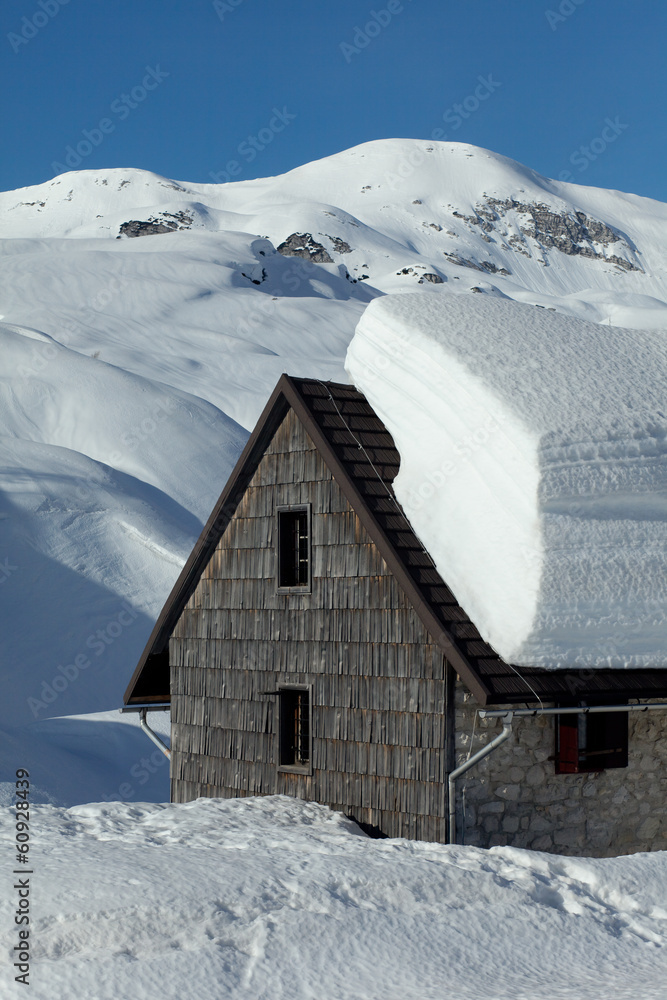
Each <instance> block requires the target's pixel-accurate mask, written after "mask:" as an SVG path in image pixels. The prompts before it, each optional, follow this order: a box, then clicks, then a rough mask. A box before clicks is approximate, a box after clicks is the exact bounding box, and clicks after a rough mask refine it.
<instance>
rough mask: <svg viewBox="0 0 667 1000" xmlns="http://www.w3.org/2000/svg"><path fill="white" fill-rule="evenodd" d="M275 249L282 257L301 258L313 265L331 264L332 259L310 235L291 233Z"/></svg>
mask: <svg viewBox="0 0 667 1000" xmlns="http://www.w3.org/2000/svg"><path fill="white" fill-rule="evenodd" d="M277 249H278V253H281V254H282V255H283V257H301V258H302V260H310V261H312V262H313V263H315V264H333V258H332V257H331V256H330V255H329V254H328V253H327V251H326V250H325V249H324V247H323V246H322V244H321V243H318V242H317V241H316V240H314V239H313V237H312V236H311V235H310V233H292V235H291V236H288V237H287V239H286V240H285V241H284V243H281V244H280V246H279V247H278V248H277Z"/></svg>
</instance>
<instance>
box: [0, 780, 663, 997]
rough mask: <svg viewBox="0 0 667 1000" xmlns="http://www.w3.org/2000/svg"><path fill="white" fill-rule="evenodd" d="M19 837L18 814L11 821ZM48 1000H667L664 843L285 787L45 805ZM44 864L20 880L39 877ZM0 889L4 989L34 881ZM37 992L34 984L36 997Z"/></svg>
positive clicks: (37, 900) (42, 903)
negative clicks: (453, 836)
mask: <svg viewBox="0 0 667 1000" xmlns="http://www.w3.org/2000/svg"><path fill="white" fill-rule="evenodd" d="M0 823H1V824H2V825H1V827H0V829H1V830H2V839H3V843H4V842H6V841H11V840H12V839H13V832H14V831H13V820H12V819H10V818H9V814H8V813H7V812H4V813H3V814H2V816H0ZM31 826H32V830H33V834H32V835H33V843H32V850H31V854H30V861H31V865H30V867H31V869H32V870H33V871H34V874H32V875H30V876H29V878H30V888H31V896H30V903H31V924H30V932H31V933H30V945H29V947H30V951H31V954H32V958H31V967H30V980H29V981H30V996H32V997H35V998H36V1000H84V998H85V1000H158V998H160V1000H181V998H183V997H196V998H197V1000H225V998H227V997H229V998H234V1000H244V998H248V1000H306V998H308V1000H340V998H341V997H353V998H355V1000H565V998H567V1000H664V997H665V995H666V988H665V982H667V938H666V932H667V908H666V907H665V900H666V899H667V867H666V866H665V858H664V856H663V855H659V854H639V855H634V856H632V857H626V858H618V859H611V860H600V861H595V860H585V861H584V860H579V859H572V858H558V857H552V856H549V855H545V854H538V853H534V852H530V851H522V850H515V849H512V848H506V847H494V848H492V849H491V850H489V851H483V850H479V849H476V848H466V847H445V846H441V845H436V844H426V843H420V842H414V841H405V840H370V839H368V838H367V837H365V836H364V835H363V834H361V833H360V832H359V830H358V828H357V827H356V826H355V825H354V824H353V823H351V822H350V821H348V820H346V819H345V818H344V817H342V816H341V815H340V814H338V813H333V812H330V811H329V810H328V809H326V808H325V807H323V806H319V805H316V804H313V803H308V804H306V803H303V802H298V801H296V800H292V799H288V798H285V797H282V796H276V797H270V798H264V799H248V800H242V799H238V800H231V801H220V800H211V799H208V800H207V799H199V800H198V801H196V802H191V803H188V804H186V805H179V806H170V805H150V804H149V805H147V804H136V805H131V804H125V803H116V802H114V803H108V804H106V805H81V806H76V807H73V808H71V809H61V808H55V807H53V806H47V805H44V806H38V807H36V808H33V810H32V817H31ZM26 877H28V876H25V875H23V876H17V879H18V878H23V879H25V878H26ZM12 884H13V883H12V882H11V876H10V875H9V874H7V875H6V876H5V877H4V885H5V886H6V890H5V891H3V893H2V897H1V902H0V940H1V941H2V948H1V950H0V993H1V994H2V996H3V998H7V1000H9V998H11V997H14V996H17V997H18V996H22V995H23V992H22V991H23V990H24V989H25V988H24V986H23V985H21V984H16V983H14V981H13V979H14V976H15V975H20V972H17V970H15V969H14V968H13V965H12V964H11V963H10V961H9V960H8V954H9V952H10V951H11V950H12V949H13V947H14V945H15V944H18V943H19V939H18V936H17V933H16V932H17V928H14V929H13V930H12V914H13V911H14V909H15V908H16V905H17V891H18V890H16V889H12V888H11V886H12ZM26 995H27V994H26Z"/></svg>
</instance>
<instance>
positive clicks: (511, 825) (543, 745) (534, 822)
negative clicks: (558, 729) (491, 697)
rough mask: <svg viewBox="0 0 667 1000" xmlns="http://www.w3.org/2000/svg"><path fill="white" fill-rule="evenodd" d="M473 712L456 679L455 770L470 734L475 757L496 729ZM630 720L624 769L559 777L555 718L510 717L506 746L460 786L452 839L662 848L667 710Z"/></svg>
mask: <svg viewBox="0 0 667 1000" xmlns="http://www.w3.org/2000/svg"><path fill="white" fill-rule="evenodd" d="M477 707H478V706H477V703H476V702H475V700H474V698H473V696H472V695H471V694H470V693H469V692H468V691H467V689H466V688H465V687H464V686H463V685H462V684H461V682H460V681H458V680H457V684H456V766H457V767H458V766H459V765H460V764H462V763H463V762H464V761H465V760H466V758H467V757H468V754H469V752H470V750H471V737H472V734H473V727H474V737H473V738H472V752H476V751H477V750H479V749H480V748H481V747H482V746H484V744H486V743H488V742H490V740H492V739H493V737H494V736H495V735H497V733H499V732H500V731H501V729H502V722H501V721H500V720H499V719H480V718H479V717H477V719H476V720H475V713H476V709H477ZM545 707H546V706H545ZM628 722H629V729H628V735H629V748H628V749H629V753H628V766H627V768H610V769H608V770H605V771H597V772H592V773H588V774H556V773H555V767H554V753H555V745H556V743H555V726H556V717H555V716H552V715H545V716H543V717H541V718H540V717H532V716H528V717H524V718H515V719H514V721H513V724H512V728H513V733H512V735H511V736H510V738H509V740H508V741H507V742H506V743H503V744H502V745H501V746H500V747H498V748H497V749H496V750H494V751H493V752H492V753H491V754H490V755H489V756H488V757H487V758H486V759H485V760H483V761H482V762H481V763H480V764H478V765H477V766H476V767H474V768H472V769H471V770H470V771H469V772H468V773H467V774H466V775H464V776H463V777H462V778H459V780H458V782H457V790H456V804H457V829H458V837H457V839H458V842H459V843H465V844H468V845H471V846H476V847H494V846H496V845H503V846H504V845H508V846H511V847H528V848H531V849H532V850H535V851H547V852H550V853H553V854H566V855H578V856H583V857H611V856H615V855H618V854H632V853H634V852H635V851H659V850H667V704H666V710H665V712H664V713H663V712H660V711H653V712H645V713H632V712H631V713H630V714H629V717H628Z"/></svg>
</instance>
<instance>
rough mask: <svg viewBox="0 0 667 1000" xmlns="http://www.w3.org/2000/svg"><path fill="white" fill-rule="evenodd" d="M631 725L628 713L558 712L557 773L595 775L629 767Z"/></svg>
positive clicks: (555, 758)
mask: <svg viewBox="0 0 667 1000" xmlns="http://www.w3.org/2000/svg"><path fill="white" fill-rule="evenodd" d="M562 707H565V706H562ZM623 722H625V726H624V727H623ZM629 728H630V719H629V713H628V712H582V713H577V714H575V713H569V714H567V715H557V716H556V753H555V757H554V760H555V772H556V774H594V773H596V772H599V771H607V770H614V769H616V768H624V767H627V766H628V748H629ZM607 730H611V732H607ZM619 743H620V746H618V744H619ZM582 744H583V745H582ZM613 744H617V745H616V746H613Z"/></svg>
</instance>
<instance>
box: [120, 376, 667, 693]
mask: <svg viewBox="0 0 667 1000" xmlns="http://www.w3.org/2000/svg"><path fill="white" fill-rule="evenodd" d="M290 408H292V409H293V410H294V412H295V413H296V415H297V416H298V417H299V419H300V420H301V422H302V423H303V425H304V427H305V429H306V431H307V432H308V434H309V435H310V437H311V438H312V440H313V442H314V444H315V446H316V448H317V449H318V451H319V452H320V454H321V456H322V458H323V459H324V461H325V463H326V465H327V466H328V468H329V470H330V472H331V473H332V475H333V477H334V478H335V480H336V482H337V484H338V486H339V487H340V489H341V490H342V492H343V494H344V495H345V497H346V498H347V500H348V502H349V503H350V505H351V507H352V508H353V510H354V511H355V513H356V514H357V516H358V517H359V519H360V521H361V522H362V524H363V525H364V527H365V529H366V531H367V532H368V534H369V535H370V537H371V539H372V541H373V542H374V543H375V545H376V546H377V548H378V549H379V551H380V554H381V555H382V557H383V558H384V560H385V562H386V563H387V565H388V566H389V569H390V570H391V572H392V573H393V574H394V576H395V577H396V579H397V580H398V582H399V583H400V585H401V587H402V588H403V590H404V592H405V593H406V595H407V597H408V599H409V600H410V602H411V603H412V605H413V607H414V610H415V612H416V614H417V615H418V617H419V618H420V620H421V621H422V623H423V625H424V627H425V628H426V629H427V630H428V632H430V634H431V635H432V637H433V639H434V640H435V641H436V643H437V644H438V646H439V647H440V648H441V650H442V652H443V653H444V654H445V656H446V657H447V659H448V660H449V662H450V663H451V665H452V666H453V667H454V669H455V670H456V672H457V673H458V674H459V675H460V676H461V679H462V680H463V682H464V683H465V684H466V686H467V687H468V688H469V689H470V691H471V692H472V693H473V694H474V695H475V697H476V698H477V700H478V701H479V702H480V704H482V705H487V704H515V703H520V704H524V703H528V704H534V703H536V702H537V701H538V700H542V701H556V702H563V703H566V702H568V701H572V700H585V701H589V702H591V701H598V702H599V701H605V700H607V699H612V700H615V701H618V700H624V699H626V698H647V697H652V698H654V697H667V669H642V670H636V669H628V670H623V669H604V668H601V669H596V670H590V669H587V670H545V669H542V668H527V667H521V668H518V667H514V666H513V665H512V664H508V663H505V661H504V660H502V659H501V658H500V656H498V654H497V653H496V652H495V651H494V650H493V649H492V648H491V647H490V646H489V645H488V643H486V642H485V641H484V640H483V639H482V637H481V635H480V634H479V632H478V630H477V627H476V626H475V624H474V623H473V622H472V621H471V620H470V619H469V618H468V616H467V615H466V613H465V611H464V610H463V608H462V607H461V606H460V605H459V603H458V602H457V600H456V598H455V596H454V594H453V593H452V592H451V590H450V589H449V588H448V587H447V584H446V583H445V582H444V580H443V579H442V578H441V576H440V574H439V573H438V571H437V569H436V568H435V565H434V564H433V561H432V559H431V558H430V556H429V555H428V553H427V552H426V551H425V549H424V547H423V546H422V544H421V542H420V541H419V539H418V538H417V537H416V535H415V534H414V532H413V530H412V528H411V526H410V523H409V521H408V519H407V517H406V516H405V514H404V513H403V510H402V508H401V507H400V505H399V503H398V501H397V500H396V497H395V496H394V492H393V489H392V485H391V484H392V483H393V480H394V478H395V476H396V474H397V473H398V469H399V465H400V457H399V454H398V451H397V450H396V447H395V445H394V441H393V438H392V437H391V435H390V434H389V431H388V430H387V429H386V427H385V426H384V424H383V423H382V421H381V420H380V418H379V417H378V416H377V414H376V413H375V412H374V410H373V409H372V407H371V405H370V404H369V402H368V401H367V399H366V397H365V396H364V395H363V394H362V393H361V392H359V391H358V390H357V389H355V387H354V386H352V385H344V384H341V383H335V382H321V381H319V380H318V379H300V378H293V377H291V376H289V375H283V376H282V377H281V378H280V381H279V382H278V384H277V386H276V388H275V389H274V391H273V393H272V395H271V398H270V399H269V401H268V403H267V404H266V406H265V408H264V411H263V412H262V415H261V416H260V418H259V421H258V423H257V426H256V427H255V429H254V431H253V432H252V434H251V435H250V438H249V439H248V442H247V444H246V446H245V448H244V449H243V452H242V454H241V456H240V458H239V460H238V462H237V463H236V466H235V467H234V470H233V472H232V474H231V476H230V478H229V480H228V482H227V484H226V486H225V488H224V489H223V491H222V493H221V495H220V498H219V499H218V502H217V503H216V505H215V507H214V509H213V512H212V514H211V516H210V518H209V519H208V521H207V523H206V525H205V527H204V530H203V532H202V534H201V535H200V537H199V540H198V541H197V543H196V545H195V547H194V549H193V550H192V553H191V555H190V557H189V559H188V560H187V562H186V564H185V566H184V567H183V570H182V572H181V574H180V576H179V578H178V580H177V581H176V583H175V585H174V588H173V590H172V592H171V594H170V595H169V598H168V599H167V602H166V604H165V606H164V608H163V609H162V611H161V613H160V615H159V617H158V620H157V622H156V623H155V628H154V629H153V631H152V633H151V635H150V638H149V640H148V643H147V645H146V648H145V649H144V652H143V654H142V656H141V659H140V660H139V663H138V664H137V667H136V669H135V671H134V673H133V675H132V678H131V680H130V683H129V685H128V687H127V690H126V692H125V696H124V700H125V703H126V704H139V703H146V704H147V703H149V702H157V701H160V702H163V701H168V700H169V655H168V643H169V637H170V635H171V633H172V631H173V629H174V627H175V625H176V622H177V621H178V619H179V617H180V615H181V612H182V611H183V608H184V607H185V605H186V604H187V602H188V600H189V599H190V596H191V595H192V593H193V591H194V589H195V587H196V586H197V583H198V581H199V578H200V576H201V574H202V573H203V571H204V569H205V567H206V565H207V563H208V561H209V559H210V558H211V555H212V554H213V552H214V550H215V547H216V545H217V543H218V541H219V540H220V538H221V536H222V534H223V532H224V531H225V528H226V527H227V525H228V523H229V521H230V520H231V518H232V516H233V514H234V512H235V510H236V508H237V506H238V504H239V502H240V501H241V499H242V497H243V494H244V493H245V491H246V489H247V487H248V485H249V483H250V480H251V479H252V477H253V475H254V474H255V471H256V469H257V467H258V465H259V463H260V461H261V458H262V456H263V454H264V452H265V450H266V448H267V447H268V445H269V443H270V442H271V439H272V438H273V435H274V434H275V432H276V430H277V429H278V427H279V426H280V424H281V423H282V421H283V419H284V418H285V416H286V414H287V412H288V410H289V409H290Z"/></svg>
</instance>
